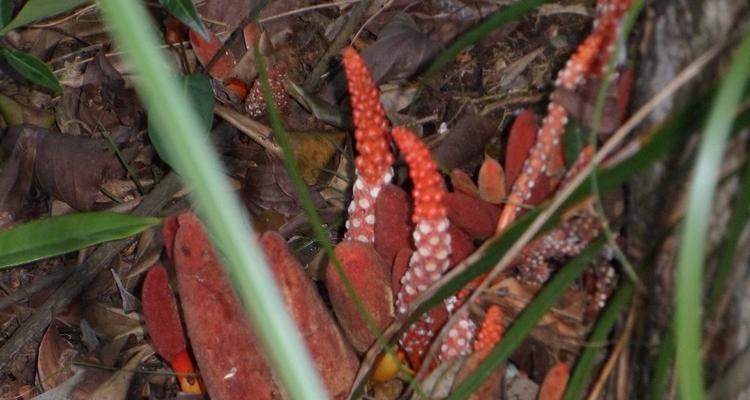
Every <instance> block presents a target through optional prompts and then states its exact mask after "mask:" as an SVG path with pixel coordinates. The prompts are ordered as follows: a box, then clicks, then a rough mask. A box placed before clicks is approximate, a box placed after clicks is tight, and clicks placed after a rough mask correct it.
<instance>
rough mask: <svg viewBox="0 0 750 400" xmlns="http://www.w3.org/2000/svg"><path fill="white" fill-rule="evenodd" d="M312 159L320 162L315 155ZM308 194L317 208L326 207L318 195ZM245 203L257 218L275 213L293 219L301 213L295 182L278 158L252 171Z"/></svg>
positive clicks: (244, 194) (250, 171)
mask: <svg viewBox="0 0 750 400" xmlns="http://www.w3.org/2000/svg"><path fill="white" fill-rule="evenodd" d="M303 147H304V146H303ZM311 159H313V160H315V159H319V158H316V156H314V155H313V156H312V158H311ZM308 193H309V194H310V195H311V196H312V198H313V202H314V203H315V206H316V207H317V208H324V207H325V206H326V203H325V200H324V199H323V198H322V197H321V195H320V193H319V192H318V191H316V190H310V191H309V192H308ZM242 200H243V201H244V203H245V206H247V208H248V209H249V210H250V211H251V212H252V213H253V214H254V215H258V214H261V213H263V212H264V211H266V210H274V211H276V212H278V213H281V214H283V215H286V216H291V215H296V214H298V213H299V212H300V211H301V208H300V204H299V201H298V200H297V197H296V195H295V193H294V188H293V186H292V182H291V178H290V177H289V174H288V173H287V172H286V169H285V168H284V165H283V164H282V163H281V161H279V160H278V159H276V158H270V159H269V160H268V161H267V162H266V163H265V164H262V165H258V166H257V167H252V168H250V169H248V171H247V174H246V175H245V183H244V186H243V189H242Z"/></svg>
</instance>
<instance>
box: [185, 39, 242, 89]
mask: <svg viewBox="0 0 750 400" xmlns="http://www.w3.org/2000/svg"><path fill="white" fill-rule="evenodd" d="M209 35H210V36H211V41H206V40H205V39H203V38H202V37H201V35H200V34H199V33H197V32H195V31H193V30H191V31H190V44H191V45H192V46H193V52H194V53H195V57H196V58H197V59H198V61H199V62H200V63H201V65H203V66H204V67H205V66H206V65H208V63H209V62H211V59H212V58H213V57H214V54H216V52H217V51H219V49H221V47H222V43H221V41H220V40H219V38H218V37H217V36H216V35H214V34H213V33H211V32H209ZM236 63H237V61H236V60H235V59H234V57H232V56H231V55H229V54H222V55H221V56H219V58H218V59H217V60H216V62H215V63H214V65H213V66H212V67H211V70H210V71H209V73H210V74H211V76H212V77H214V78H215V79H217V80H219V81H224V80H225V79H226V78H227V77H228V76H229V74H230V73H232V69H233V68H234V65H235V64H236Z"/></svg>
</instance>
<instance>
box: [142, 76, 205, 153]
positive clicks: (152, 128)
mask: <svg viewBox="0 0 750 400" xmlns="http://www.w3.org/2000/svg"><path fill="white" fill-rule="evenodd" d="M179 83H180V95H181V96H186V97H187V99H189V100H190V103H191V105H192V108H193V111H194V113H195V115H197V116H198V118H199V119H200V126H199V128H200V130H201V132H203V133H204V134H205V135H208V131H209V130H210V129H211V123H212V122H213V119H214V92H213V90H212V89H211V83H210V82H209V81H208V78H207V77H206V76H205V75H200V74H191V75H185V76H181V77H180V78H179ZM148 135H149V137H150V138H151V144H153V145H154V149H156V152H157V153H159V157H161V159H162V160H164V161H165V162H167V163H168V164H169V165H172V160H173V157H171V156H170V151H171V150H170V147H169V146H168V145H167V143H166V142H165V141H164V139H163V137H164V135H163V134H162V133H161V132H160V131H159V129H158V128H157V127H156V125H155V124H154V123H153V119H152V118H149V120H148Z"/></svg>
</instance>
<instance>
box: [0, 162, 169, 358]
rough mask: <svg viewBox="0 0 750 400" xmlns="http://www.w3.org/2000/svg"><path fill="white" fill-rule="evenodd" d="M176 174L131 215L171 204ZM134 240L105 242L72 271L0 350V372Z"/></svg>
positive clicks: (156, 188) (146, 212) (149, 212)
mask: <svg viewBox="0 0 750 400" xmlns="http://www.w3.org/2000/svg"><path fill="white" fill-rule="evenodd" d="M181 187H182V184H181V183H180V180H179V178H178V177H177V174H175V173H174V172H170V173H169V174H168V175H167V176H165V177H164V179H162V180H161V182H159V184H158V185H156V187H155V188H154V190H152V191H151V192H150V193H149V194H148V195H146V196H145V198H144V199H143V202H142V203H141V205H140V206H138V208H136V209H135V211H133V214H136V215H155V214H157V213H159V212H160V211H161V209H162V208H163V207H164V206H165V205H166V204H167V203H169V202H170V201H171V200H172V195H174V194H175V193H177V191H179V190H180V188H181ZM133 240H134V238H128V239H123V240H118V241H114V242H108V243H104V244H102V245H100V246H99V247H97V248H96V250H94V252H92V253H91V255H90V256H89V258H87V259H86V261H84V262H83V263H81V264H79V265H77V266H76V267H74V268H73V271H72V273H71V275H70V276H69V277H68V279H66V280H65V282H63V284H62V285H60V287H58V288H57V290H55V292H54V293H52V295H51V296H50V297H49V298H48V299H47V300H46V301H45V302H44V303H43V304H42V305H41V306H39V307H37V309H36V310H34V313H33V314H32V315H31V316H30V317H29V318H28V319H26V320H25V321H24V322H23V323H22V324H21V326H20V327H19V328H18V329H17V330H16V331H15V332H14V333H13V336H11V337H10V338H9V339H8V341H6V342H5V345H3V347H0V370H4V369H5V368H6V367H7V366H8V364H9V363H10V362H11V360H12V359H13V357H14V356H16V355H17V354H18V353H19V352H20V351H21V350H22V349H23V347H24V345H25V344H26V343H28V342H29V341H30V340H37V339H38V338H39V337H41V335H42V333H43V332H44V329H45V328H46V327H47V326H48V325H49V324H50V323H51V322H52V320H53V319H54V318H55V317H56V316H57V314H59V313H60V312H62V311H63V310H64V309H65V308H66V307H67V306H68V304H70V302H71V301H72V300H73V299H74V298H75V297H76V296H77V295H78V294H79V293H81V291H83V289H84V288H85V287H86V286H87V285H88V284H89V283H90V282H91V281H92V280H93V279H94V278H95V277H96V276H97V275H98V274H99V273H100V272H102V271H103V270H105V269H106V268H107V266H108V265H109V263H110V261H112V259H113V258H115V256H117V254H118V253H119V252H120V251H121V250H123V249H124V248H125V247H127V246H128V245H129V244H130V243H132V242H133Z"/></svg>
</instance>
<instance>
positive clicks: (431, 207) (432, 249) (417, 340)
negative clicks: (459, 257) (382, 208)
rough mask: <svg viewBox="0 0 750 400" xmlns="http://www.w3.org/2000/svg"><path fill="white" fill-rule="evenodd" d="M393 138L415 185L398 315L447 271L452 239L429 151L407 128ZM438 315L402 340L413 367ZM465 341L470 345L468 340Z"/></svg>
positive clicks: (432, 313) (433, 314)
mask: <svg viewBox="0 0 750 400" xmlns="http://www.w3.org/2000/svg"><path fill="white" fill-rule="evenodd" d="M392 136H393V140H394V141H395V142H396V145H398V148H399V149H400V150H401V153H402V154H403V157H404V159H405V160H406V163H407V164H408V166H409V176H410V177H411V180H412V183H413V185H414V189H413V190H412V197H413V198H414V211H413V214H412V221H413V222H414V224H415V225H416V226H415V228H414V232H413V239H414V245H415V248H416V251H415V252H413V253H412V255H411V259H409V269H408V270H407V271H406V273H405V274H404V276H403V278H402V280H401V283H402V286H401V290H400V291H399V293H398V298H397V299H396V309H397V310H398V312H399V313H400V314H404V313H405V312H406V310H407V308H408V306H409V304H410V303H411V302H412V301H414V300H415V299H416V298H417V297H418V296H419V295H420V294H421V293H423V292H424V291H426V290H427V289H428V288H429V287H430V286H432V284H433V283H435V282H436V281H437V280H438V279H440V277H441V276H442V275H443V273H444V272H445V271H446V270H447V269H448V267H449V265H450V254H451V236H450V234H449V233H448V227H449V225H450V223H449V221H448V217H447V215H448V210H447V208H446V206H445V204H444V198H445V195H446V190H445V187H444V186H443V179H442V177H441V176H440V173H439V172H438V168H437V163H436V162H435V160H434V159H433V158H432V155H431V154H430V151H429V149H428V148H427V146H426V145H425V144H424V142H422V141H421V140H420V139H419V138H417V136H416V135H415V134H414V133H413V132H411V131H410V130H408V129H406V128H403V127H396V128H393V132H392ZM455 301H456V300H455V299H453V300H452V301H447V302H446V305H450V304H454V303H455ZM441 307H442V306H441ZM438 315H439V310H437V309H432V310H431V311H430V312H428V313H426V314H425V315H423V316H422V318H420V319H419V320H418V321H417V322H415V323H414V324H413V325H412V326H411V327H410V328H409V330H408V331H407V332H406V333H405V334H404V336H403V337H402V338H401V344H402V346H403V348H404V351H406V353H407V354H408V355H409V356H410V359H411V360H412V363H413V366H414V367H415V368H418V366H416V365H414V363H415V360H421V358H422V357H423V356H424V352H425V351H426V350H427V349H428V348H429V346H430V343H431V342H432V339H433V337H434V335H435V331H436V330H437V329H438V328H439V327H440V325H441V324H442V322H440V321H438V318H437V316H438ZM468 322H471V321H468ZM468 322H464V323H463V324H462V325H461V326H462V327H464V326H465V327H467V328H468V329H471V327H470V326H466V325H467V324H468ZM464 340H465V341H466V342H469V341H470V340H471V337H466V338H465V339H464Z"/></svg>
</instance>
